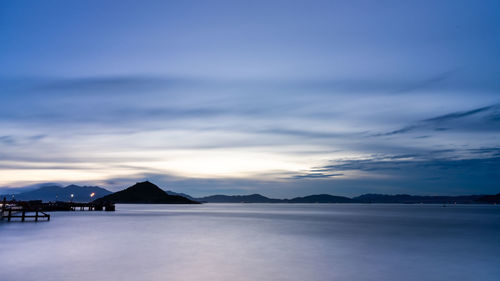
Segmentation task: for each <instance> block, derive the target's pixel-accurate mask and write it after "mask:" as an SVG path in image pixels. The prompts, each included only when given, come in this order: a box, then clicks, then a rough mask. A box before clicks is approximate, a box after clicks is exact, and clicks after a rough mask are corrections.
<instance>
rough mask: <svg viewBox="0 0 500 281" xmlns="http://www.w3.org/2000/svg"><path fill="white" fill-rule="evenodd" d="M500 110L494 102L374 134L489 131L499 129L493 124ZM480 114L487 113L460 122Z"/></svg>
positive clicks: (498, 105) (499, 128)
mask: <svg viewBox="0 0 500 281" xmlns="http://www.w3.org/2000/svg"><path fill="white" fill-rule="evenodd" d="M498 110H500V104H493V105H490V106H484V107H480V108H476V109H472V110H468V111H457V112H452V113H448V114H444V115H440V116H436V117H432V118H428V119H424V120H422V121H420V122H417V123H416V124H413V125H408V126H406V127H403V128H401V129H398V130H394V131H391V132H387V133H379V134H375V135H373V136H375V137H380V136H393V135H399V134H405V133H409V132H413V131H421V130H429V129H430V130H433V131H438V132H439V131H448V130H455V129H460V130H471V131H475V130H481V129H483V130H487V131H498V130H500V127H498V126H497V125H496V124H492V122H495V121H496V119H495V116H497V114H498V113H497V111H498ZM480 114H485V115H486V116H484V117H483V118H478V119H476V120H470V121H468V122H459V121H461V120H462V119H467V118H468V117H475V116H477V115H480ZM456 122H459V123H456ZM443 125H447V126H449V127H450V128H448V127H442V126H443Z"/></svg>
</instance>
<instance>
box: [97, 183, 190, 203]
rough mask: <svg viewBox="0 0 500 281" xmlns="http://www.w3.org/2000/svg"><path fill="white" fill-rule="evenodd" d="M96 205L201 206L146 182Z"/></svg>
mask: <svg viewBox="0 0 500 281" xmlns="http://www.w3.org/2000/svg"><path fill="white" fill-rule="evenodd" d="M94 202H96V203H105V202H112V203H137V204H199V202H196V201H193V200H190V199H188V198H186V197H182V196H179V195H169V194H168V193H167V192H165V191H164V190H162V189H161V188H159V187H158V186H157V185H155V184H153V183H151V182H149V181H145V182H138V183H136V184H134V185H133V186H131V187H129V188H127V189H124V190H122V191H118V192H115V193H113V194H109V195H106V196H104V197H101V198H99V199H96V200H95V201H94Z"/></svg>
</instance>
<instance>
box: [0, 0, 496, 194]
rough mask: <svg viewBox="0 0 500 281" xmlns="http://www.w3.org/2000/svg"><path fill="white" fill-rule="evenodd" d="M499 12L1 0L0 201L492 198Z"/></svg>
mask: <svg viewBox="0 0 500 281" xmlns="http://www.w3.org/2000/svg"><path fill="white" fill-rule="evenodd" d="M499 62H500V2H499V1H497V0H493V1H486V0H485V1H468V0H451V1H447V0H442V1H353V0H351V1H333V0H332V1H311V0H307V1H277V0H272V1H269V0H266V1H261V0H253V1H235V0H233V1H186V0H184V1H145V0H143V1H126V0H120V1H108V0H99V1H93V0H85V1H77V0H75V1H67V0H62V1H51V0H46V1H24V0H23V1H1V2H0V187H4V188H19V187H25V186H31V185H34V184H39V183H59V184H70V183H71V184H72V183H76V184H89V185H100V186H103V187H105V188H108V189H110V190H120V189H122V188H124V187H127V186H129V185H131V184H133V183H135V182H137V181H142V180H150V181H152V182H154V183H156V184H158V185H159V186H161V187H162V188H164V189H168V190H174V191H177V192H184V193H188V194H190V195H193V196H203V195H211V194H221V193H224V194H250V193H261V194H264V195H267V196H273V197H281V198H288V197H293V196H301V195H308V194H318V193H329V194H336V195H346V196H353V195H359V194H363V193H391V194H394V193H408V194H426V195H434V194H444V195H459V194H485V193H489V194H491V193H499V192H500V77H499V76H500V65H499Z"/></svg>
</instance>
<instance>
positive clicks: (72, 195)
mask: <svg viewBox="0 0 500 281" xmlns="http://www.w3.org/2000/svg"><path fill="white" fill-rule="evenodd" d="M70 196H71V202H73V197H75V195H74V194H73V193H71V195H70Z"/></svg>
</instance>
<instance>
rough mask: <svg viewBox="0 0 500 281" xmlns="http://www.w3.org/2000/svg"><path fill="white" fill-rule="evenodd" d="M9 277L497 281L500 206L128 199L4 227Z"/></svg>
mask: <svg viewBox="0 0 500 281" xmlns="http://www.w3.org/2000/svg"><path fill="white" fill-rule="evenodd" d="M0 239H1V240H0V280H2V281H17V280H19V281H30V280H44V281H51V280H61V281H72V280H82V281H83V280H107V281H109V280H133V281H138V280H155V281H156V280H175V281H177V280H190V281H193V280H214V281H220V280H231V281H237V280H259V281H261V280H273V281H276V280H287V281H289V280H300V281H311V280H321V281H325V280H341V281H349V280H355V281H363V280H380V281H392V280H394V281H395V280H397V281H402V280H418V281H421V280H439V281H443V280H474V281H476V280H481V281H489V280H492V281H493V280H495V281H496V280H499V279H498V278H499V276H500V206H479V205H475V206H473V205H454V206H448V207H446V208H443V207H442V206H440V205H382V204H381V205H378V204H372V205H369V204H367V205H358V204H203V205H184V206H181V205H118V206H117V211H116V212H87V211H85V212H79V211H76V212H54V213H52V219H51V221H50V222H38V223H35V222H31V223H20V222H17V223H7V222H0Z"/></svg>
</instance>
